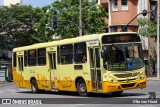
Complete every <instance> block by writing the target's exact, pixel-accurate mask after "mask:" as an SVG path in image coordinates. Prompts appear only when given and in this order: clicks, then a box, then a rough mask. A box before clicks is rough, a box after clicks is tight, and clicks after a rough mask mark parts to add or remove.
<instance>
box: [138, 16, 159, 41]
mask: <svg viewBox="0 0 160 107" xmlns="http://www.w3.org/2000/svg"><path fill="white" fill-rule="evenodd" d="M138 24H139V27H140V29H139V34H140V35H142V36H147V37H152V38H153V37H154V38H156V37H157V22H156V21H155V20H153V21H150V20H148V19H146V18H139V19H138Z"/></svg>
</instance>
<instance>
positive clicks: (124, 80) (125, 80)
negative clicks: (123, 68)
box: [118, 78, 136, 82]
mask: <svg viewBox="0 0 160 107" xmlns="http://www.w3.org/2000/svg"><path fill="white" fill-rule="evenodd" d="M134 80H136V78H132V79H123V80H118V82H129V81H134Z"/></svg>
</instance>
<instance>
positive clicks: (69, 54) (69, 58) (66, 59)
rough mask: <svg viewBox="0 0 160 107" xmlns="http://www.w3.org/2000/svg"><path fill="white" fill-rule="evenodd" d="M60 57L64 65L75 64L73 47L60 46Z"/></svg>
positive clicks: (70, 45)
mask: <svg viewBox="0 0 160 107" xmlns="http://www.w3.org/2000/svg"><path fill="white" fill-rule="evenodd" d="M60 55H61V63H62V64H72V63H73V45H72V44H69V45H62V46H60Z"/></svg>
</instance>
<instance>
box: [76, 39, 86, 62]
mask: <svg viewBox="0 0 160 107" xmlns="http://www.w3.org/2000/svg"><path fill="white" fill-rule="evenodd" d="M74 59H75V63H86V62H87V54H86V43H85V42H83V43H76V44H74Z"/></svg>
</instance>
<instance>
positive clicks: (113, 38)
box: [102, 34, 140, 44]
mask: <svg viewBox="0 0 160 107" xmlns="http://www.w3.org/2000/svg"><path fill="white" fill-rule="evenodd" d="M123 42H140V38H139V37H138V36H137V34H130V35H128V34H126V35H124V34H123V35H120V34H119V35H109V36H108V35H105V36H103V37H102V43H103V44H108V43H123Z"/></svg>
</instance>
